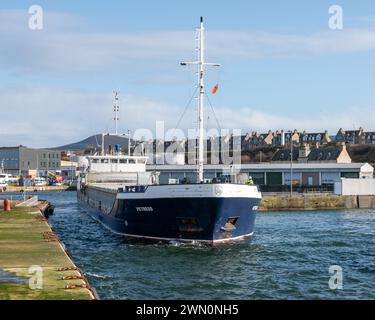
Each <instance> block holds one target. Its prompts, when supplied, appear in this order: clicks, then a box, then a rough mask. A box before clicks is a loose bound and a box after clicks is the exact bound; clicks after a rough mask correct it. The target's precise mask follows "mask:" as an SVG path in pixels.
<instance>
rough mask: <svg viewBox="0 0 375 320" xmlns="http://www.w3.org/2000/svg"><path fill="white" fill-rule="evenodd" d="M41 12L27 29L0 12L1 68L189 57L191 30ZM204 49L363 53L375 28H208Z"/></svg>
mask: <svg viewBox="0 0 375 320" xmlns="http://www.w3.org/2000/svg"><path fill="white" fill-rule="evenodd" d="M44 14H45V26H44V30H42V31H31V30H29V29H28V27H27V19H28V15H27V12H26V11H17V10H12V11H5V10H2V11H1V10H0V37H1V39H2V45H1V47H0V65H1V66H2V67H3V68H6V69H11V70H16V71H21V72H25V71H26V72H33V73H42V74H61V73H80V72H94V71H97V70H101V71H103V70H106V71H109V70H113V68H116V69H117V70H121V69H122V68H124V67H127V68H130V67H134V61H138V62H139V64H138V65H137V67H138V68H139V66H140V65H141V64H144V63H145V61H149V65H154V66H157V65H159V64H160V63H163V62H164V63H165V62H168V63H171V61H173V62H174V61H177V60H179V59H180V58H181V59H184V58H186V59H188V58H189V57H192V48H193V46H194V31H164V32H142V33H126V32H123V33H100V32H93V31H89V30H87V26H86V24H85V21H84V19H82V18H81V17H77V16H74V15H71V14H69V13H58V12H48V11H45V13H44ZM77 30H79V31H77ZM84 30H85V31H84ZM207 48H208V54H209V55H210V56H211V57H212V58H215V59H221V60H225V59H229V58H237V59H255V58H269V57H289V56H292V57H294V56H306V55H322V54H340V53H352V52H363V51H370V50H374V49H375V29H373V28H366V29H349V28H348V29H344V30H342V31H331V30H328V28H327V30H326V31H322V32H319V33H314V34H298V33H275V32H265V31H256V30H247V31H246V30H238V31H226V30H208V34H207Z"/></svg>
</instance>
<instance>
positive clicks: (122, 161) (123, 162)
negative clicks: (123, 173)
mask: <svg viewBox="0 0 375 320" xmlns="http://www.w3.org/2000/svg"><path fill="white" fill-rule="evenodd" d="M120 163H122V164H126V163H128V162H127V160H125V159H120Z"/></svg>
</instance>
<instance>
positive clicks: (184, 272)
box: [40, 192, 375, 300]
mask: <svg viewBox="0 0 375 320" xmlns="http://www.w3.org/2000/svg"><path fill="white" fill-rule="evenodd" d="M40 198H43V199H46V200H49V201H51V202H52V203H53V204H54V205H55V206H56V209H55V214H54V215H53V216H52V217H51V218H50V222H51V224H52V225H53V227H54V228H55V231H56V232H57V234H58V235H59V237H60V239H61V240H62V242H63V243H64V244H65V245H66V247H67V249H68V251H69V252H70V254H71V255H72V257H73V260H74V262H75V263H76V264H77V265H78V266H79V267H80V268H81V269H82V270H83V272H84V273H85V275H86V276H87V278H88V280H89V282H90V284H91V285H92V286H93V287H94V288H95V289H96V291H97V293H98V295H99V297H100V298H101V299H199V300H200V299H245V300H248V299H375V228H374V225H375V211H374V210H367V211H366V210H355V211H343V210H341V211H324V212H323V211H322V212H319V211H311V212H290V213H289V212H280V213H277V212H274V213H260V214H259V215H258V219H257V223H256V233H257V236H256V238H255V239H254V240H253V241H252V242H250V243H243V244H236V245H232V246H225V247H218V248H208V247H188V246H181V245H178V244H170V245H155V244H139V243H129V242H127V241H126V240H125V239H124V238H122V237H120V236H116V235H113V234H112V233H110V232H109V231H108V230H106V229H105V228H103V227H102V226H101V225H100V224H98V223H97V222H96V221H94V220H92V219H91V218H90V217H89V216H88V215H87V214H85V213H84V212H81V210H80V209H79V207H78V205H77V201H76V194H75V192H60V193H44V194H41V195H40ZM332 265H338V266H340V267H341V268H342V269H343V274H344V278H343V289H342V290H331V289H330V288H329V285H328V282H329V279H330V277H331V275H330V274H329V268H330V266H332Z"/></svg>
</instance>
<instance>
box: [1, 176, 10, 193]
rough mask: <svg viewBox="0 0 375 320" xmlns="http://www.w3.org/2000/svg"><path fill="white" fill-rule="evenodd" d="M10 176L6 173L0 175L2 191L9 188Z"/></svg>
mask: <svg viewBox="0 0 375 320" xmlns="http://www.w3.org/2000/svg"><path fill="white" fill-rule="evenodd" d="M8 181H9V178H8V175H7V174H6V173H0V189H1V190H3V191H5V190H6V188H7V187H8Z"/></svg>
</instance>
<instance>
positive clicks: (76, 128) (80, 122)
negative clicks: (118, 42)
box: [0, 87, 375, 147]
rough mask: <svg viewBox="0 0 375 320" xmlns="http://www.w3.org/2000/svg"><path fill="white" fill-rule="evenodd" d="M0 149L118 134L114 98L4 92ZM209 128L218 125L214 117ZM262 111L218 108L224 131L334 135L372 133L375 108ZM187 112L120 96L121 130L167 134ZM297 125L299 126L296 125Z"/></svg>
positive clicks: (188, 122) (45, 90)
mask: <svg viewBox="0 0 375 320" xmlns="http://www.w3.org/2000/svg"><path fill="white" fill-rule="evenodd" d="M0 101H1V104H0V113H1V125H0V145H8V146H9V145H18V144H23V145H27V146H30V147H54V146H59V145H63V144H69V143H73V142H77V141H79V140H83V139H85V138H87V137H88V136H89V135H92V134H97V133H101V132H109V131H112V132H113V121H112V117H113V116H112V97H111V94H110V93H108V94H99V93H93V92H87V91H80V90H68V89H57V88H53V87H28V88H26V87H17V88H12V89H10V88H8V89H7V90H0ZM206 109H207V113H206V115H207V116H210V118H211V119H210V121H209V128H211V127H215V126H216V123H215V121H214V118H213V114H212V112H211V111H210V109H209V108H208V107H207V108H206ZM256 110H257V108H251V107H243V108H237V109H233V108H224V107H222V108H216V109H215V113H216V115H217V117H218V118H219V121H220V124H221V127H222V128H223V129H230V130H233V129H234V128H236V129H241V130H242V131H243V133H245V132H251V131H258V132H267V131H268V130H269V129H271V130H277V129H286V130H289V129H298V130H301V131H303V130H309V131H313V132H316V131H319V130H326V129H327V130H329V131H330V133H331V134H335V133H336V132H337V131H338V129H339V128H340V127H344V128H347V129H352V128H353V119H355V121H356V125H357V126H358V127H359V126H360V125H361V126H363V127H364V128H367V129H371V128H372V126H373V119H374V118H375V108H370V107H366V108H360V110H361V112H360V113H359V112H358V109H355V108H353V109H350V110H346V112H345V113H344V112H343V113H342V114H338V115H337V116H335V117H334V118H332V117H331V116H328V115H327V116H326V115H314V118H313V119H312V118H311V117H310V116H306V115H303V114H299V115H296V116H294V117H293V118H292V117H288V116H285V115H282V114H277V113H272V114H271V113H266V112H261V111H256ZM182 111H183V110H182V108H181V107H178V106H174V105H169V104H167V103H163V102H162V101H152V100H150V99H148V98H145V97H137V96H130V95H125V96H122V97H121V113H120V129H121V130H122V131H123V132H125V131H126V130H127V129H129V128H130V129H131V130H132V131H133V132H134V131H135V129H140V128H145V129H149V130H151V131H154V130H155V126H156V121H164V122H165V128H166V130H169V129H173V128H174V127H175V126H176V124H177V121H178V118H179V117H180V116H181V114H182ZM193 117H195V114H194V106H191V107H190V109H189V111H188V112H187V113H186V115H185V117H184V118H183V121H182V122H181V126H180V128H181V129H184V130H185V132H187V131H186V130H187V129H188V128H192V127H193V125H192V123H193ZM297 124H298V126H297Z"/></svg>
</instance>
